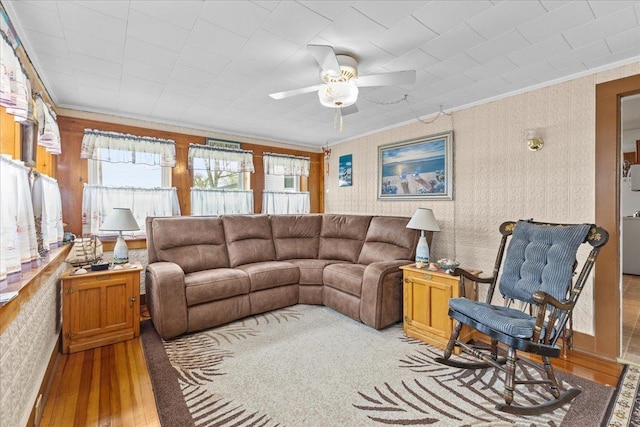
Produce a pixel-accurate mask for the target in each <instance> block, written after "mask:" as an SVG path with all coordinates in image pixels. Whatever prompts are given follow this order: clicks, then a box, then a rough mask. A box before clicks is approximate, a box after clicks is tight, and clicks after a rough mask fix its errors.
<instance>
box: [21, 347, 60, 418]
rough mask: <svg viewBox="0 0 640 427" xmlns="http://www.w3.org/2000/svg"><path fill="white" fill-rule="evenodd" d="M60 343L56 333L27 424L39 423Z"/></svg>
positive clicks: (55, 365) (51, 380)
mask: <svg viewBox="0 0 640 427" xmlns="http://www.w3.org/2000/svg"><path fill="white" fill-rule="evenodd" d="M61 345H62V341H61V336H60V335H58V340H57V341H56V345H55V346H53V351H52V352H51V356H49V363H48V364H47V370H46V371H45V373H44V378H43V379H42V383H41V384H40V388H39V389H38V396H37V397H36V401H35V402H33V407H32V408H31V413H30V414H29V420H28V421H27V426H38V425H39V423H40V419H41V418H42V411H43V410H44V404H45V402H46V401H47V398H48V397H49V390H50V389H51V383H52V382H53V377H54V374H55V372H56V367H57V366H58V360H59V359H60V348H61ZM38 399H40V402H39V404H37V402H38Z"/></svg>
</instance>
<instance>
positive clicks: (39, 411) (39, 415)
mask: <svg viewBox="0 0 640 427" xmlns="http://www.w3.org/2000/svg"><path fill="white" fill-rule="evenodd" d="M42 409H43V408H42V395H41V394H39V395H38V398H37V399H36V405H35V410H34V412H35V417H34V418H35V420H34V422H33V425H34V426H35V427H38V426H39V425H40V421H41V420H42Z"/></svg>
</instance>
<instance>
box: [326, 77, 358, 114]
mask: <svg viewBox="0 0 640 427" xmlns="http://www.w3.org/2000/svg"><path fill="white" fill-rule="evenodd" d="M318 98H320V103H321V104H322V105H324V106H325V107H329V108H342V107H348V106H350V105H353V104H355V103H356V100H357V99H358V87H357V86H356V85H355V83H353V82H336V83H327V84H324V85H321V86H320V89H319V90H318Z"/></svg>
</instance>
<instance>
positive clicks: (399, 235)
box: [358, 216, 431, 265]
mask: <svg viewBox="0 0 640 427" xmlns="http://www.w3.org/2000/svg"><path fill="white" fill-rule="evenodd" d="M408 222H409V218H403V217H392V216H386V217H385V216H376V217H373V218H372V219H371V223H369V229H368V231H367V237H366V238H365V241H364V245H362V250H361V251H360V258H359V259H358V264H367V265H368V264H371V263H372V262H377V261H392V260H400V259H406V260H412V259H413V258H414V257H415V251H416V245H417V244H418V238H419V237H420V232H419V231H418V230H412V229H410V228H407V223H408ZM425 236H426V237H427V240H428V241H429V242H430V241H431V232H429V234H428V235H427V234H425Z"/></svg>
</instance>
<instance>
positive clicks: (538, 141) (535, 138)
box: [525, 129, 544, 151]
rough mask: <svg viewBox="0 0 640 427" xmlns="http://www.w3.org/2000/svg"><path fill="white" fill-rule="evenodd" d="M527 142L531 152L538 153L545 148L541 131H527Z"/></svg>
mask: <svg viewBox="0 0 640 427" xmlns="http://www.w3.org/2000/svg"><path fill="white" fill-rule="evenodd" d="M525 140H526V141H527V148H528V149H529V150H531V151H538V150H541V149H542V147H544V140H543V139H542V130H540V129H527V130H526V131H525Z"/></svg>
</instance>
